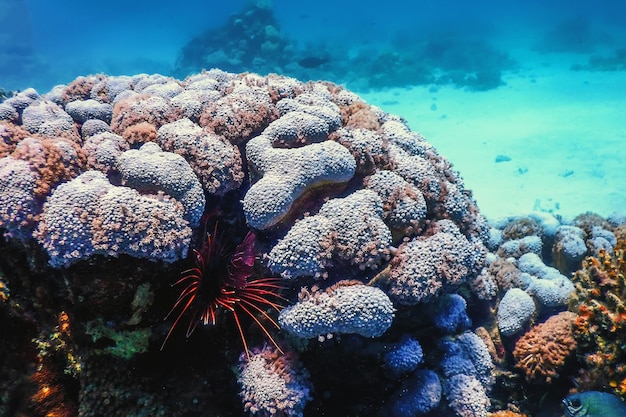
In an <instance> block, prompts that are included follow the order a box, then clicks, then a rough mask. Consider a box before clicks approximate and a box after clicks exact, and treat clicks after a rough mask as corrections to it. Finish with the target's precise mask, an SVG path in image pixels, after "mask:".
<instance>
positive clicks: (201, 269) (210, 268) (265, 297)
mask: <svg viewBox="0 0 626 417" xmlns="http://www.w3.org/2000/svg"><path fill="white" fill-rule="evenodd" d="M227 239H228V237H227V236H226V235H225V234H223V233H222V232H220V231H219V230H218V228H217V225H216V226H215V228H214V230H213V233H212V234H208V235H207V239H206V241H205V242H204V243H203V245H202V247H201V248H200V250H195V249H194V251H193V252H194V256H195V266H194V267H193V268H190V269H188V270H186V271H183V272H182V274H181V278H180V279H179V280H178V281H176V282H175V283H174V284H172V285H173V286H182V287H183V289H182V291H181V292H180V295H179V296H178V299H177V300H176V302H175V303H174V306H173V307H172V309H171V310H170V312H169V313H168V315H167V316H166V317H165V319H166V320H167V319H168V318H169V317H170V316H171V315H172V314H173V313H174V312H175V311H179V313H178V316H177V317H176V319H175V320H174V323H173V324H172V326H171V327H170V330H169V331H168V333H167V336H166V337H165V341H164V342H163V345H162V346H161V349H163V347H164V346H165V343H166V342H167V340H168V339H169V337H170V335H171V334H172V332H173V331H174V328H176V326H177V325H178V323H180V321H181V320H182V318H183V317H184V316H185V315H186V314H189V315H190V319H189V324H188V325H187V331H186V337H189V336H191V334H192V333H193V332H194V330H195V329H196V328H197V327H198V325H199V324H200V323H202V324H203V325H215V323H216V322H217V320H218V317H219V315H220V313H221V312H223V311H226V312H229V313H231V314H232V316H233V318H234V320H235V323H236V325H237V329H238V331H239V335H240V336H241V341H242V343H243V346H244V349H245V351H246V352H247V351H248V345H247V343H246V338H245V335H244V332H243V327H242V325H241V316H240V315H241V314H244V315H246V316H248V317H250V318H251V319H252V320H253V321H254V322H255V323H256V324H257V326H258V327H259V328H260V329H261V330H262V331H263V333H264V334H265V335H266V337H267V338H268V339H269V340H270V341H271V342H272V344H274V345H275V346H276V348H277V349H279V350H280V348H279V347H278V344H277V343H276V342H275V340H274V339H273V338H272V336H271V335H270V333H269V331H268V330H267V328H266V327H265V325H264V324H263V321H269V322H270V323H271V324H272V325H273V326H274V327H276V328H278V324H277V323H276V321H275V320H274V319H273V318H272V317H271V316H270V315H269V314H268V312H267V311H266V310H267V309H268V308H270V309H272V310H275V311H277V312H278V311H280V309H281V308H282V305H281V304H280V302H281V301H282V300H284V298H283V297H282V296H281V295H280V293H279V292H280V290H281V288H282V286H281V285H280V279H279V278H271V277H265V278H254V277H253V275H254V262H255V259H256V250H255V236H254V234H253V233H252V232H248V234H247V235H246V237H245V238H244V239H243V241H242V242H241V243H240V244H238V245H237V246H236V247H235V248H234V249H232V246H233V245H230V244H228V241H227Z"/></svg>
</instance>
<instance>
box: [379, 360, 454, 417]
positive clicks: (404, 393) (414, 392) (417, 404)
mask: <svg viewBox="0 0 626 417" xmlns="http://www.w3.org/2000/svg"><path fill="white" fill-rule="evenodd" d="M441 392H442V387H441V382H440V381H439V376H437V374H436V373H435V372H433V371H431V370H428V369H418V370H417V371H415V372H414V373H413V374H411V376H410V377H409V378H408V379H407V380H406V381H404V383H402V385H401V386H400V388H399V389H398V390H397V391H395V392H394V394H393V395H392V396H391V398H390V400H389V404H390V405H389V406H388V409H389V410H388V413H389V415H390V416H391V417H415V416H420V415H423V414H426V413H428V412H430V411H432V410H433V409H435V408H436V407H437V406H438V405H439V402H440V401H441Z"/></svg>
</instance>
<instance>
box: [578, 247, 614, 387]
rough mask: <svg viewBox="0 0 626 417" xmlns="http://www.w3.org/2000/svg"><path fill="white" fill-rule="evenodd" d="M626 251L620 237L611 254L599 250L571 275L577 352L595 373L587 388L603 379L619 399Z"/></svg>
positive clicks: (601, 382) (597, 384)
mask: <svg viewBox="0 0 626 417" xmlns="http://www.w3.org/2000/svg"><path fill="white" fill-rule="evenodd" d="M625 250H626V240H620V241H618V242H617V245H616V246H615V249H614V254H613V255H609V253H608V252H607V251H606V250H604V249H600V252H599V254H598V256H597V257H589V258H587V259H585V261H584V262H583V268H582V269H581V270H579V271H578V272H576V273H575V274H574V277H573V278H572V280H573V281H574V284H575V286H576V293H575V296H574V297H573V299H572V302H571V305H570V307H571V309H572V310H573V311H575V312H576V313H577V314H578V317H577V318H576V321H575V323H574V328H575V332H574V335H575V338H576V340H577V341H578V344H579V349H578V354H579V355H580V356H581V357H582V359H583V361H584V362H585V363H586V364H587V366H588V367H589V368H592V369H593V374H594V377H593V378H592V379H594V380H595V381H588V382H587V384H586V385H589V386H588V387H586V388H589V389H591V388H594V385H595V387H597V386H599V385H602V384H603V383H604V382H605V381H606V383H608V385H609V386H610V387H611V388H612V389H613V391H614V392H615V393H616V394H618V395H620V396H621V397H622V398H625V397H626V278H625V277H626V258H625V254H624V251H625ZM587 372H589V371H586V370H585V371H583V374H585V373H587ZM582 379H589V378H586V377H585V375H583V376H582Z"/></svg>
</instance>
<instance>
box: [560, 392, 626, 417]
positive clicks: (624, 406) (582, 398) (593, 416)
mask: <svg viewBox="0 0 626 417" xmlns="http://www.w3.org/2000/svg"><path fill="white" fill-rule="evenodd" d="M563 406H564V407H565V416H566V417H626V403H625V402H624V401H622V400H620V399H619V398H618V397H616V396H615V395H612V394H609V393H607V392H600V391H587V392H579V393H578V394H572V395H569V396H568V397H567V398H565V399H564V400H563Z"/></svg>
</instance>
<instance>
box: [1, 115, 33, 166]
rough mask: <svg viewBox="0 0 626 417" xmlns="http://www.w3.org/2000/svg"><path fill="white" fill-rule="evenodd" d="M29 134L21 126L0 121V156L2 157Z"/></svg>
mask: <svg viewBox="0 0 626 417" xmlns="http://www.w3.org/2000/svg"><path fill="white" fill-rule="evenodd" d="M27 136H31V134H30V133H29V132H28V131H27V130H26V129H24V128H23V127H22V126H18V125H14V124H13V123H8V122H4V121H0V158H4V157H5V156H7V155H8V154H10V153H11V152H13V150H14V149H15V146H16V145H17V144H18V143H20V142H21V141H22V139H24V138H25V137H27Z"/></svg>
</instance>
